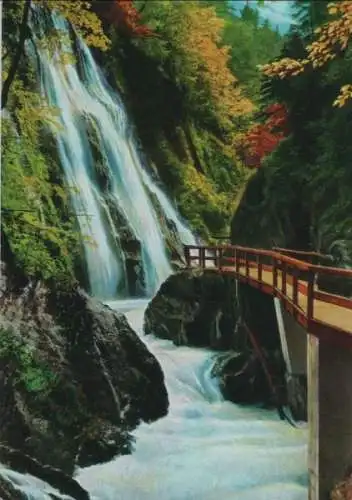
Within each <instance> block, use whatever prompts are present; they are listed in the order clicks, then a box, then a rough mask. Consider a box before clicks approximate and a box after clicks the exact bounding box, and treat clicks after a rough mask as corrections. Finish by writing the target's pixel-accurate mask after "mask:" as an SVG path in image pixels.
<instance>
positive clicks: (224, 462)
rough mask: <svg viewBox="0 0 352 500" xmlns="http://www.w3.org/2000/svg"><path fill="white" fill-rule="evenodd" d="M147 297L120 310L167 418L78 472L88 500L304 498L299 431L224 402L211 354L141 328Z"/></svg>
mask: <svg viewBox="0 0 352 500" xmlns="http://www.w3.org/2000/svg"><path fill="white" fill-rule="evenodd" d="M146 305H147V302H146V301H124V302H121V301H120V302H116V303H110V306H111V307H114V308H116V309H119V310H120V311H122V312H124V313H125V314H126V316H127V318H128V320H129V322H130V324H131V326H132V327H133V328H134V330H135V331H137V332H138V333H139V335H140V336H141V337H142V339H143V341H144V342H145V344H146V345H147V347H148V349H149V350H150V351H151V352H152V353H153V354H154V355H155V356H156V357H157V359H158V360H159V362H160V363H161V366H162V368H163V371H164V374H165V380H166V385H167V389H168V393H169V398H170V410H169V413H168V415H167V416H166V417H165V418H163V419H160V420H158V421H157V422H154V423H153V424H150V425H147V424H142V425H140V427H139V428H138V429H137V430H136V432H135V433H134V434H135V436H136V438H137V441H136V445H135V452H134V453H133V454H132V455H129V456H124V457H118V458H116V460H113V461H112V462H110V463H107V464H103V465H96V466H92V467H89V468H86V469H83V470H81V471H80V473H79V474H78V476H77V479H78V480H79V482H80V483H81V484H82V486H83V487H85V488H86V489H87V490H88V491H89V492H90V493H91V494H92V498H93V499H94V500H119V499H121V500H230V499H231V500H307V457H306V454H307V448H306V429H303V428H299V429H295V428H293V427H291V426H290V425H289V424H288V423H286V422H282V421H280V420H279V419H278V417H277V415H276V413H274V412H268V411H265V410H261V409H253V408H243V407H239V406H237V405H234V404H231V403H229V402H225V401H223V399H222V397H221V395H220V393H219V390H218V387H217V384H216V380H215V379H212V378H211V377H210V370H211V364H212V353H209V351H207V350H205V349H192V348H187V347H175V346H174V345H173V344H172V343H171V342H169V341H166V340H160V339H157V338H155V337H153V336H149V335H148V336H144V335H143V332H142V324H143V314H144V310H145V307H146Z"/></svg>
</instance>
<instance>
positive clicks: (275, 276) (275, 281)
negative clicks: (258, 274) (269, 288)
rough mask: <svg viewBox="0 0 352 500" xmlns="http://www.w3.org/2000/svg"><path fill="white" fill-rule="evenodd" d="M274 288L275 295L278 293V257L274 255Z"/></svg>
mask: <svg viewBox="0 0 352 500" xmlns="http://www.w3.org/2000/svg"><path fill="white" fill-rule="evenodd" d="M273 289H274V295H277V259H276V257H273Z"/></svg>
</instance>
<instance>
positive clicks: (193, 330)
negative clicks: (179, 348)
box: [144, 270, 236, 349]
mask: <svg viewBox="0 0 352 500" xmlns="http://www.w3.org/2000/svg"><path fill="white" fill-rule="evenodd" d="M231 287H232V288H233V287H234V284H233V283H232V282H231V281H230V280H228V279H227V278H226V277H223V276H221V275H220V274H217V273H215V272H213V271H201V270H183V271H179V272H177V273H176V274H174V275H172V276H170V277H169V278H168V279H167V280H166V281H165V282H164V283H163V285H162V286H161V287H160V289H159V291H158V293H157V294H156V296H155V297H154V298H153V300H152V301H151V302H150V303H149V305H148V308H147V310H146V312H145V317H144V330H145V333H146V334H150V333H153V334H155V335H156V336H157V337H160V338H164V339H169V340H172V341H173V342H174V344H176V345H190V346H197V347H210V348H213V349H229V348H230V347H231V346H232V342H233V335H232V333H233V329H234V328H235V324H236V311H235V304H234V302H233V300H231V297H230V296H229V294H230V290H231V289H232V288H231Z"/></svg>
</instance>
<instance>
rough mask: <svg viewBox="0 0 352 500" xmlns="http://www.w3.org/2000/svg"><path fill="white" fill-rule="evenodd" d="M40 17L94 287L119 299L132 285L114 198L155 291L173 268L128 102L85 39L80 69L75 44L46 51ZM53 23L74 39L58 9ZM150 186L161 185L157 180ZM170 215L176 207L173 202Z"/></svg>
mask: <svg viewBox="0 0 352 500" xmlns="http://www.w3.org/2000/svg"><path fill="white" fill-rule="evenodd" d="M33 16H34V17H33V19H32V29H33V33H34V41H35V42H36V47H35V48H36V51H37V55H38V57H39V60H40V65H39V73H40V74H39V79H40V83H41V89H42V92H43V94H44V95H45V97H46V99H47V101H48V103H49V104H50V105H51V106H53V107H55V108H56V109H57V111H58V121H59V124H60V128H59V129H57V128H54V129H53V132H54V135H55V139H56V141H57V146H58V152H59V157H60V161H61V165H62V168H63V171H64V174H65V177H66V181H67V183H68V184H69V185H70V186H72V187H73V188H74V189H72V190H71V199H72V203H73V208H74V210H75V212H76V214H77V215H78V221H79V224H80V229H81V233H82V235H87V236H88V237H89V238H88V239H86V240H85V242H84V248H85V257H86V263H87V270H88V275H89V281H90V289H91V292H92V294H93V295H94V296H96V297H100V298H102V299H109V298H114V297H116V296H118V289H119V288H120V289H121V288H124V287H125V288H126V270H125V266H124V257H123V254H122V252H121V248H120V244H119V235H118V233H117V232H116V228H115V227H114V224H113V222H112V221H113V217H112V216H111V213H110V212H111V210H110V208H109V206H108V204H107V203H106V200H107V199H108V200H109V204H110V205H112V206H115V207H117V208H118V210H119V212H120V213H121V214H123V216H124V218H125V220H126V221H127V223H128V226H129V229H130V230H131V232H132V234H133V235H134V237H135V238H136V239H137V240H138V241H139V242H140V244H141V249H142V263H143V271H144V275H145V282H146V292H147V295H148V296H152V295H153V294H154V292H155V291H156V290H157V289H158V287H159V286H160V285H161V283H162V282H163V281H164V280H165V279H166V278H167V276H169V274H170V273H171V267H170V264H169V260H168V257H167V254H166V249H165V244H164V237H163V234H162V231H161V228H160V224H159V221H158V217H157V214H156V212H155V209H154V207H153V204H152V202H151V199H150V197H149V195H148V191H147V189H146V187H145V185H144V183H143V180H142V176H143V175H144V177H148V176H147V174H146V173H144V172H143V167H142V164H141V160H140V157H139V154H138V152H137V150H136V146H135V144H134V141H133V138H132V130H131V125H130V123H129V119H128V116H127V114H126V111H125V109H124V106H123V103H122V101H121V99H120V97H119V95H118V94H117V93H116V92H114V91H113V90H112V89H111V88H110V87H109V85H108V83H107V81H106V80H105V78H104V76H103V74H102V72H101V71H100V68H99V67H98V66H97V64H96V63H95V61H94V59H93V57H92V54H91V53H90V51H89V49H88V47H87V46H86V45H85V44H84V43H83V42H82V40H80V39H77V45H78V47H79V62H80V71H79V70H78V68H77V66H76V65H75V64H65V65H64V66H63V64H62V62H61V59H60V54H61V52H64V51H65V52H67V53H69V54H72V49H71V47H70V46H68V44H67V43H64V42H63V43H62V45H61V47H60V48H59V52H58V53H56V54H54V55H53V54H49V53H48V52H47V51H46V50H44V49H43V48H41V45H40V41H39V40H38V38H39V39H40V36H42V34H43V33H45V29H46V27H45V26H46V25H45V23H46V21H45V18H43V16H42V12H41V10H40V9H36V11H35V14H34V15H33ZM51 21H52V23H53V25H54V26H55V28H56V30H58V32H60V33H62V34H63V35H64V36H67V37H68V34H69V27H68V23H67V22H66V21H65V20H64V19H63V18H62V17H60V16H58V15H55V14H53V15H52V16H51ZM63 40H64V38H63ZM29 47H31V46H30V45H29ZM32 50H33V47H32ZM92 128H93V130H94V131H95V135H96V140H97V147H98V149H99V152H100V155H101V157H102V158H103V159H104V165H105V167H102V166H101V167H100V168H105V170H106V171H105V175H106V176H107V178H108V185H107V186H106V188H105V189H104V192H103V190H102V189H101V187H100V186H99V183H98V180H97V171H96V168H97V160H96V159H95V158H94V152H93V149H92V147H91V144H90V142H89V134H90V132H89V130H91V129H92ZM149 184H150V185H149V187H151V188H153V182H152V181H151V180H150V182H149ZM164 205H165V204H164ZM168 212H169V215H170V213H171V212H172V211H170V210H169V207H168ZM166 216H167V214H166ZM172 217H173V218H175V217H176V219H177V214H175V213H174V212H172Z"/></svg>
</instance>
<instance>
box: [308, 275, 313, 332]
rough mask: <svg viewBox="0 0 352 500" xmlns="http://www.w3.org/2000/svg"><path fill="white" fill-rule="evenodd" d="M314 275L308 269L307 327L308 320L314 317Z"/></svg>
mask: <svg viewBox="0 0 352 500" xmlns="http://www.w3.org/2000/svg"><path fill="white" fill-rule="evenodd" d="M314 277H315V273H314V272H313V271H311V270H309V271H308V282H307V320H308V328H309V321H311V320H312V319H313V318H314Z"/></svg>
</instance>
